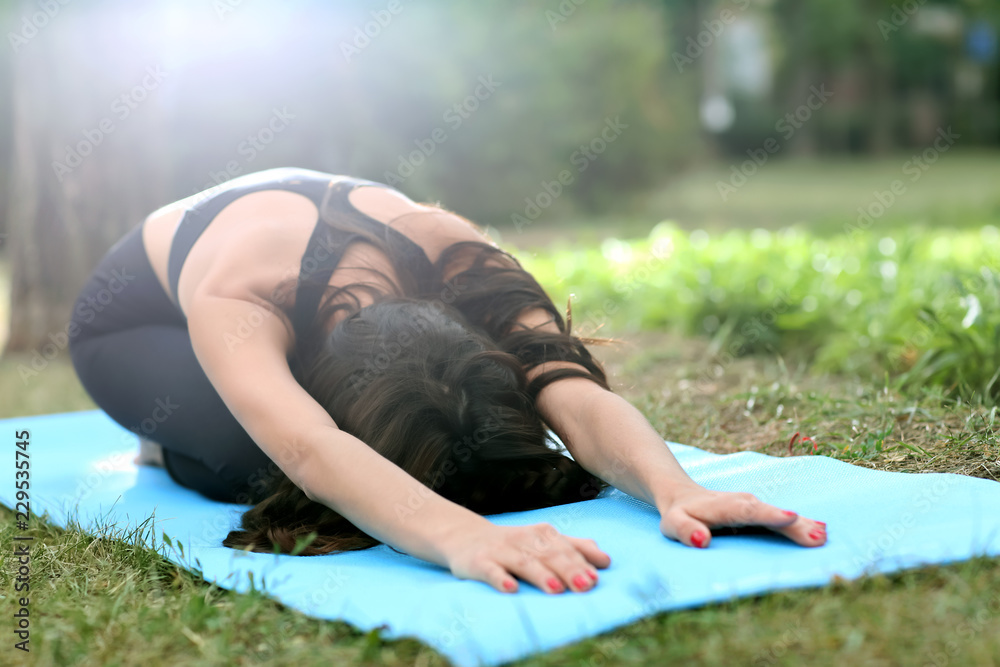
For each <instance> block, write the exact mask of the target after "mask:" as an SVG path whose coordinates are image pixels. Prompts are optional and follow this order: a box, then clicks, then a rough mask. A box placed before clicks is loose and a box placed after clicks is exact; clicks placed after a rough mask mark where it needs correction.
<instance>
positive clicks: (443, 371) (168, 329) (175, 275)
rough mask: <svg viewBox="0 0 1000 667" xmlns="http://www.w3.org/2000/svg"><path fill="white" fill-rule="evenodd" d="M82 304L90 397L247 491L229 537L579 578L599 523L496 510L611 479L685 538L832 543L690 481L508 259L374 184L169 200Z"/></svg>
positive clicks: (512, 585)
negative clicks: (505, 521)
mask: <svg viewBox="0 0 1000 667" xmlns="http://www.w3.org/2000/svg"><path fill="white" fill-rule="evenodd" d="M115 281H117V282H115ZM113 282H114V284H115V286H116V287H117V288H118V289H117V291H115V289H112V288H110V287H109V285H111V284H112V283H113ZM73 319H74V321H75V322H76V323H77V325H78V326H79V327H80V333H79V335H77V336H76V337H75V338H74V339H73V343H72V346H71V352H72V357H73V363H74V366H75V367H76V370H77V373H78V374H79V376H80V379H81V381H82V382H83V385H84V387H85V388H86V389H87V391H88V392H89V393H90V394H91V396H92V397H93V399H94V401H95V402H96V403H97V404H98V405H99V406H100V407H101V408H102V409H103V410H105V411H106V412H107V413H108V414H109V415H110V416H111V417H112V418H113V419H115V420H116V421H117V422H118V423H120V424H121V425H122V426H124V427H126V428H129V429H131V430H133V431H135V432H136V433H138V434H140V435H141V436H142V437H143V438H144V439H146V440H148V441H151V442H155V443H158V445H159V446H161V447H162V458H163V463H164V465H165V467H166V469H167V471H168V472H169V474H170V476H171V477H172V478H173V479H174V480H176V481H177V482H178V483H179V484H181V485H183V486H186V487H188V488H191V489H195V490H197V491H199V492H200V493H202V494H204V495H206V496H208V497H209V498H213V499H218V500H222V501H229V502H233V501H235V502H251V503H255V506H254V507H253V508H252V509H251V510H249V511H248V512H246V513H245V514H244V516H243V521H242V527H241V529H240V530H235V531H232V532H231V533H230V534H229V536H228V538H227V539H226V540H225V542H224V544H225V545H226V546H231V547H236V548H249V549H252V550H255V551H271V550H272V549H273V548H274V546H275V545H277V546H278V547H279V548H280V549H281V550H282V551H284V552H292V551H294V552H297V553H302V554H304V555H310V554H319V553H328V552H332V551H343V550H350V549H362V548H366V547H369V546H372V545H375V544H378V543H379V542H384V543H386V544H388V545H390V546H392V547H396V548H399V549H401V550H403V551H405V552H406V553H409V554H411V555H413V556H415V557H417V558H422V559H424V560H427V561H430V562H433V563H437V564H439V565H442V566H444V567H447V568H449V569H450V570H451V572H452V573H454V574H455V576H457V577H459V578H463V579H477V580H481V581H483V582H486V583H488V584H490V585H491V586H493V587H495V588H496V589H497V590H500V591H504V592H514V591H516V590H517V589H518V584H517V581H516V578H520V579H522V580H525V581H527V582H529V583H531V584H533V585H535V586H537V587H539V588H540V589H542V590H543V591H546V592H549V593H559V592H562V591H564V590H567V589H569V590H571V591H574V592H581V591H586V590H589V589H590V588H592V587H593V586H594V585H595V584H596V582H597V578H598V576H597V569H599V568H606V567H608V566H609V565H610V559H609V557H608V556H607V554H605V553H604V552H603V551H601V550H600V549H599V548H598V546H597V545H596V543H594V541H593V540H589V539H582V538H577V537H570V536H566V535H562V534H560V533H559V532H558V531H556V530H555V529H554V528H553V527H552V526H550V525H548V524H536V525H531V526H517V527H510V526H498V525H495V524H493V523H491V522H490V521H488V520H487V519H485V518H484V517H483V516H482V514H490V513H498V512H504V511H513V510H525V509H532V508H537V507H545V506H551V505H556V504H561V503H567V502H574V501H579V500H584V499H588V498H593V497H594V496H596V495H597V493H598V492H599V491H600V490H601V489H602V488H603V487H604V486H606V482H610V483H612V484H614V485H615V486H616V487H618V488H619V489H621V490H623V491H625V492H626V493H629V494H630V495H632V496H635V497H636V498H639V499H642V500H644V501H646V502H648V503H650V504H652V505H654V506H655V507H656V508H657V509H658V510H659V512H660V515H661V522H660V530H661V532H662V533H663V534H664V535H665V536H667V537H669V538H672V539H675V540H679V541H681V542H683V543H684V544H687V545H690V546H694V547H699V548H705V547H707V546H708V545H709V542H710V541H711V532H710V528H712V527H715V526H733V525H762V526H766V527H768V528H770V529H772V530H774V531H776V532H778V533H780V534H783V535H785V536H787V537H788V538H790V539H791V540H793V541H794V542H796V543H798V544H800V545H803V546H819V545H821V544H823V543H825V541H826V535H825V528H824V525H823V524H822V523H819V522H816V521H812V520H809V519H806V518H804V517H799V516H797V515H796V514H795V513H793V512H790V511H786V510H781V509H778V508H775V507H772V506H770V505H767V504H764V503H762V502H760V501H758V500H756V499H755V498H754V497H753V496H750V495H749V494H740V493H721V492H714V491H709V490H706V489H704V488H702V487H700V486H698V485H697V484H695V483H694V482H693V481H692V480H691V479H690V478H689V477H688V476H687V475H686V474H685V473H684V471H683V470H682V469H681V468H680V466H679V465H678V463H677V461H676V460H675V459H674V457H673V456H672V455H671V453H670V450H669V449H668V448H667V447H666V446H665V445H664V442H663V439H662V438H661V437H660V436H659V435H658V434H657V433H656V432H655V431H654V430H653V428H652V427H651V426H650V425H649V423H648V422H647V421H646V420H645V419H644V418H643V417H642V415H641V414H640V413H639V411H638V410H636V409H635V408H634V407H632V406H631V405H630V404H629V403H627V402H626V401H625V400H623V399H622V398H621V397H619V396H617V395H616V394H614V393H612V392H611V391H610V390H609V388H608V384H607V381H606V378H605V375H604V372H603V370H602V368H601V366H600V364H598V363H597V362H596V361H595V360H593V359H592V358H591V356H590V354H589V352H588V351H587V348H586V347H585V345H584V343H583V341H582V340H581V339H579V338H577V337H575V336H573V335H572V334H571V333H570V331H569V327H568V326H567V324H566V323H564V321H563V318H562V317H561V315H560V313H559V311H558V310H557V309H556V307H555V306H554V305H553V303H552V301H551V300H550V299H549V297H548V296H547V295H546V294H545V292H544V290H543V289H542V288H541V287H540V286H539V285H538V283H537V282H536V281H535V280H534V278H532V277H531V275H530V274H528V273H527V272H525V271H524V270H523V269H522V268H521V267H520V265H519V264H518V262H517V261H516V260H515V259H514V258H513V257H511V256H510V255H508V254H507V253H505V252H503V251H501V250H500V249H499V248H497V247H496V246H495V245H493V244H491V243H490V242H489V240H488V238H487V237H485V236H484V235H483V234H482V233H481V232H480V231H479V230H478V229H477V228H476V227H475V226H474V225H472V224H471V223H469V222H468V221H467V220H464V219H463V218H461V217H459V216H457V215H455V214H453V213H450V212H448V211H446V210H444V209H441V208H439V207H437V206H431V205H425V204H418V203H414V202H413V201H411V200H410V199H408V198H407V197H405V196H404V195H402V194H401V193H399V192H397V191H395V190H393V189H392V188H390V187H388V186H385V185H382V184H378V183H374V182H371V181H364V180H359V179H353V178H348V177H343V176H334V175H330V174H324V173H320V172H315V171H310V170H305V169H292V168H283V169H271V170H268V171H263V172H259V173H255V174H249V175H246V176H243V177H240V178H237V179H234V180H233V181H230V182H228V183H225V184H224V185H222V186H219V187H217V188H213V189H211V190H209V191H206V192H204V193H200V194H198V195H194V196H192V197H189V198H187V199H184V200H181V201H179V202H176V203H174V204H171V205H169V206H167V207H165V208H162V209H160V210H158V211H156V212H154V213H153V214H151V215H150V216H149V217H148V218H146V220H145V221H144V222H143V223H142V224H140V225H138V226H137V227H135V228H134V229H133V230H132V231H131V232H130V233H129V234H127V235H126V236H125V237H124V238H123V239H122V240H121V241H119V242H118V243H117V244H116V245H115V246H114V247H113V248H111V250H109V251H108V253H107V255H106V256H105V257H104V259H103V260H102V261H101V263H100V265H99V266H98V267H97V269H96V270H95V272H94V274H93V276H92V277H91V279H90V281H89V283H88V284H87V285H86V286H85V287H84V289H83V291H82V293H81V294H80V297H79V299H78V301H77V304H76V306H75V308H74V312H73ZM546 425H547V426H548V427H551V428H552V430H554V431H555V432H556V433H557V434H558V435H559V436H560V439H561V440H562V441H563V442H564V443H565V444H566V446H567V448H568V449H569V451H570V452H571V454H572V456H573V459H570V458H568V457H566V456H564V455H563V454H561V453H560V452H559V451H557V450H555V449H553V448H552V447H550V446H549V444H548V442H547V440H546Z"/></svg>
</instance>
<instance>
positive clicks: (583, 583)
mask: <svg viewBox="0 0 1000 667" xmlns="http://www.w3.org/2000/svg"><path fill="white" fill-rule="evenodd" d="M573 585H574V586H576V587H577V588H586V587H587V586H589V585H590V582H588V581H587V580H586V579H584V578H583V575H582V574H578V575H576V576H575V577H573Z"/></svg>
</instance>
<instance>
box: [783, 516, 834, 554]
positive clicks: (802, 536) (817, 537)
mask: <svg viewBox="0 0 1000 667" xmlns="http://www.w3.org/2000/svg"><path fill="white" fill-rule="evenodd" d="M771 530H773V531H774V532H776V533H780V534H782V535H784V536H785V537H787V538H788V539H790V540H791V541H793V542H795V543H796V544H800V545H802V546H804V547H821V546H823V545H824V544H826V524H825V523H823V522H822V521H814V520H812V519H807V518H805V517H804V516H800V517H798V518H797V519H796V520H795V522H793V523H792V524H790V525H788V526H783V527H781V528H773V527H772V528H771Z"/></svg>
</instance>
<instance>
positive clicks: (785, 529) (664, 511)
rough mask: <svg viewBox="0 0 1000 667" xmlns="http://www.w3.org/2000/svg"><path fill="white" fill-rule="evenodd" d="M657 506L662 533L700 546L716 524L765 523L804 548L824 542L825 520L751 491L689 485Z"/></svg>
mask: <svg viewBox="0 0 1000 667" xmlns="http://www.w3.org/2000/svg"><path fill="white" fill-rule="evenodd" d="M657 509H659V510H660V517H661V519H660V532H661V533H663V534H664V535H666V536H667V537H669V538H672V539H675V540H677V541H679V542H683V543H684V544H687V545H689V546H694V547H698V548H702V549H703V548H705V547H707V546H708V545H709V543H710V542H711V541H712V532H711V530H710V528H715V527H717V526H764V527H765V528H769V529H771V530H773V531H774V532H776V533H780V534H781V535H784V536H785V537H787V538H788V539H790V540H792V541H793V542H795V543H796V544H800V545H802V546H804V547H819V546H822V545H824V544H826V524H825V523H823V522H822V521H813V520H812V519H807V518H805V517H803V516H799V515H797V514H796V513H795V512H792V511H789V510H782V509H779V508H777V507H775V506H774V505H768V504H766V503H763V502H761V501H760V500H758V499H757V498H756V497H755V496H754V495H752V494H750V493H727V492H724V491H709V490H708V489H705V488H703V487H700V486H698V485H696V484H689V485H685V486H684V487H683V488H681V489H679V490H677V492H676V493H674V494H673V495H672V496H671V497H670V499H669V500H666V501H663V502H661V503H659V504H658V506H657Z"/></svg>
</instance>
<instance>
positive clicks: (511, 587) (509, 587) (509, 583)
mask: <svg viewBox="0 0 1000 667" xmlns="http://www.w3.org/2000/svg"><path fill="white" fill-rule="evenodd" d="M515 585H516V584H515V583H514V582H513V581H511V580H510V579H508V580H507V581H505V582H503V587H504V588H505V589H507V590H508V591H512V590H514V586H515Z"/></svg>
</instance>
